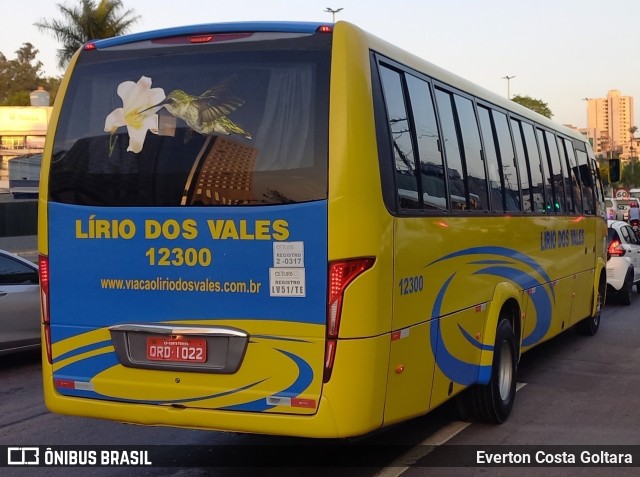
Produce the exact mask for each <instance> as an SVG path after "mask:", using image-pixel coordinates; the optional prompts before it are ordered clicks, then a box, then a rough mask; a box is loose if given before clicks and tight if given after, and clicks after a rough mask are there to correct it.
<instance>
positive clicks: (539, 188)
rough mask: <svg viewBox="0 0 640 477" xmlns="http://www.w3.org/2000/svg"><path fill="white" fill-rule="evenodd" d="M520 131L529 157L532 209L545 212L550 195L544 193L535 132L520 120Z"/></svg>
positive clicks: (530, 126) (529, 125)
mask: <svg viewBox="0 0 640 477" xmlns="http://www.w3.org/2000/svg"><path fill="white" fill-rule="evenodd" d="M521 124H522V133H523V135H524V142H525V146H526V150H527V156H528V158H529V171H530V172H531V187H532V189H533V211H534V212H539V213H546V212H547V204H549V201H550V200H551V197H550V196H549V195H548V194H546V193H545V190H546V188H545V181H544V175H543V172H542V171H543V169H542V167H543V166H542V163H541V159H540V153H539V152H538V145H537V143H536V134H535V132H534V130H533V126H532V125H531V124H529V123H524V122H521Z"/></svg>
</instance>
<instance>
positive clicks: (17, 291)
mask: <svg viewBox="0 0 640 477" xmlns="http://www.w3.org/2000/svg"><path fill="white" fill-rule="evenodd" d="M38 281H39V280H38V266H37V265H36V264H34V263H32V262H30V261H29V260H26V259H24V258H22V257H19V256H18V255H15V254H13V253H10V252H7V251H5V250H0V355H2V354H8V353H14V352H18V351H26V350H30V349H37V348H38V347H40V291H39V289H40V287H39V285H38Z"/></svg>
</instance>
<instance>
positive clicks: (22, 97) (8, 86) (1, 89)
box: [0, 43, 60, 106]
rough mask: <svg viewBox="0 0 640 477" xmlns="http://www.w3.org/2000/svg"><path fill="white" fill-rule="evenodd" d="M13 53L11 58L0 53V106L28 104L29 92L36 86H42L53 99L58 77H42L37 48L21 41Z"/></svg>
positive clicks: (58, 81)
mask: <svg viewBox="0 0 640 477" xmlns="http://www.w3.org/2000/svg"><path fill="white" fill-rule="evenodd" d="M15 53H16V58H15V59H13V60H8V59H7V57H6V56H4V55H3V54H2V53H0V106H29V105H30V104H31V103H30V100H29V94H30V93H31V91H33V90H35V89H37V87H38V86H44V88H45V89H46V90H47V91H49V94H50V95H51V98H52V99H53V98H54V96H55V93H56V92H57V90H58V85H59V84H60V79H59V78H44V77H42V71H41V70H42V62H41V61H38V60H36V56H37V54H38V50H36V49H35V48H34V46H33V45H32V44H31V43H23V44H22V46H21V47H20V49H19V50H18V51H16V52H15Z"/></svg>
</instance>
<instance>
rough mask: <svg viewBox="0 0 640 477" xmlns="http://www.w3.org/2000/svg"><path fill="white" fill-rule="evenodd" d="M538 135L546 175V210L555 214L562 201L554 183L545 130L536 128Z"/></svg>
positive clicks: (543, 170) (541, 159) (558, 210)
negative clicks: (557, 195)
mask: <svg viewBox="0 0 640 477" xmlns="http://www.w3.org/2000/svg"><path fill="white" fill-rule="evenodd" d="M536 135H537V136H538V148H539V151H540V161H541V162H540V163H541V164H542V174H543V175H544V178H543V180H544V189H545V194H546V197H547V207H546V209H545V212H546V213H548V214H554V213H557V212H560V207H561V204H560V201H559V200H558V197H556V194H557V192H556V191H555V187H554V183H553V171H552V170H551V161H550V159H549V151H548V149H547V147H546V145H545V141H544V131H543V130H541V129H539V128H536Z"/></svg>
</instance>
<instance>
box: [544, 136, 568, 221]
mask: <svg viewBox="0 0 640 477" xmlns="http://www.w3.org/2000/svg"><path fill="white" fill-rule="evenodd" d="M544 138H545V141H546V149H547V151H548V152H549V159H550V162H549V167H550V168H551V176H550V177H551V178H552V181H551V183H552V185H553V191H554V193H555V204H559V207H557V209H556V212H567V211H569V212H573V206H572V205H571V194H568V195H569V205H567V199H566V198H567V184H568V181H567V182H566V183H565V176H566V171H565V169H566V166H565V167H562V162H561V161H560V155H559V152H558V142H557V141H556V136H555V134H553V133H552V132H549V131H545V132H544Z"/></svg>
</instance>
